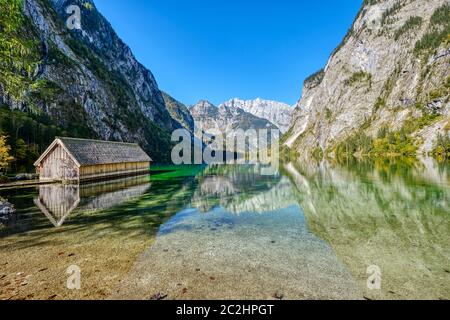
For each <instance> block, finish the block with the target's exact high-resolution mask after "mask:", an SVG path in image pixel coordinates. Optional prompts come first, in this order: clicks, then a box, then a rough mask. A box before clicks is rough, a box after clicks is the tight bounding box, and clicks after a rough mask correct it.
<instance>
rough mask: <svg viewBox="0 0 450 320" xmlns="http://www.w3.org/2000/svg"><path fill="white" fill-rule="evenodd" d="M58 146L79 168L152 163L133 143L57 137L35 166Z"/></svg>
mask: <svg viewBox="0 0 450 320" xmlns="http://www.w3.org/2000/svg"><path fill="white" fill-rule="evenodd" d="M58 144H60V145H61V146H62V147H63V148H64V149H66V151H67V152H68V153H69V154H70V155H71V156H72V158H73V160H75V162H76V163H77V164H78V165H79V166H92V165H99V164H115V163H130V162H151V161H152V159H151V158H150V157H149V156H148V155H147V154H146V153H145V151H144V150H142V148H141V147H140V146H139V145H138V144H135V143H125V142H111V141H100V140H88V139H77V138H65V137H57V138H56V139H55V141H54V142H53V143H52V144H51V145H50V146H49V147H48V148H47V150H46V151H45V152H44V153H43V154H42V155H41V157H40V158H39V159H38V160H37V161H36V163H35V166H38V165H39V164H40V163H41V162H42V160H43V159H45V157H46V156H47V154H49V153H50V152H51V151H52V150H53V149H54V147H55V146H56V145H58Z"/></svg>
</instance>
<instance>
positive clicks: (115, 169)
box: [80, 162, 150, 180]
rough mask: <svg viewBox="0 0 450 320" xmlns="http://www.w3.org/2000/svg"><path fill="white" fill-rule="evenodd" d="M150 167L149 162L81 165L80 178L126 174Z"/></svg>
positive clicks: (143, 170) (146, 169)
mask: <svg viewBox="0 0 450 320" xmlns="http://www.w3.org/2000/svg"><path fill="white" fill-rule="evenodd" d="M149 169H150V162H130V163H114V164H99V165H93V166H83V167H81V168H80V180H86V179H93V178H96V177H98V178H101V177H108V176H117V175H126V174H133V173H138V172H145V171H148V170H149Z"/></svg>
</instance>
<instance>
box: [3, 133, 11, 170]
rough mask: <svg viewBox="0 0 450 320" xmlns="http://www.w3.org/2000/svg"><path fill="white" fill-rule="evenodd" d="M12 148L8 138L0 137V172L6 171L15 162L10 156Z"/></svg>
mask: <svg viewBox="0 0 450 320" xmlns="http://www.w3.org/2000/svg"><path fill="white" fill-rule="evenodd" d="M10 151H11V147H10V146H9V145H8V144H7V143H6V137H5V136H1V135H0V172H1V171H2V170H4V169H6V168H7V167H8V166H9V164H10V163H11V161H13V160H14V158H13V157H11V155H10V154H9V153H10Z"/></svg>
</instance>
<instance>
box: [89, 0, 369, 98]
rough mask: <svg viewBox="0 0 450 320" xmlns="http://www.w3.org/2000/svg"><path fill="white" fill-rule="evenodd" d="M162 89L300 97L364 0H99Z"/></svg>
mask: <svg viewBox="0 0 450 320" xmlns="http://www.w3.org/2000/svg"><path fill="white" fill-rule="evenodd" d="M94 1H95V3H96V5H97V8H98V9H99V10H100V12H101V13H102V14H103V15H104V16H105V17H106V18H107V19H108V20H109V21H110V22H111V24H112V25H113V27H114V29H115V30H116V32H117V33H118V35H119V36H120V37H121V38H122V39H123V41H124V42H125V43H127V44H128V45H129V46H130V47H131V49H132V51H133V52H134V54H135V55H136V57H137V59H138V60H139V61H140V62H141V63H142V64H143V65H145V66H146V67H147V68H149V69H150V70H151V71H152V72H153V74H154V75H155V77H156V80H157V81H158V85H159V87H160V89H162V90H164V91H166V92H168V93H169V94H170V95H172V96H173V97H174V98H176V99H178V100H180V101H181V102H183V103H185V104H188V105H189V104H194V103H196V102H197V101H198V100H200V99H207V100H210V101H211V102H213V103H215V104H219V103H221V102H223V101H226V100H228V99H231V98H234V97H239V98H242V99H254V98H257V97H261V98H264V99H271V100H278V101H282V102H286V103H288V104H294V103H295V102H296V101H297V100H298V99H299V98H300V95H301V89H302V83H303V80H304V79H305V78H306V77H307V76H308V75H310V74H311V73H313V72H315V71H317V70H319V69H320V68H322V67H323V66H325V64H326V62H327V60H328V57H329V55H330V53H331V52H332V50H333V49H334V48H335V47H337V45H338V44H339V43H340V42H341V40H342V39H343V37H344V35H345V34H346V32H347V30H348V29H349V28H350V26H351V24H352V21H353V19H354V17H355V16H356V14H357V12H358V10H359V8H360V5H361V3H362V0H340V1H331V0H329V1H307V0H278V1H275V0H271V1H269V0H209V1H206V0H189V1H188V0H128V1H123V0H121V1H119V0H94Z"/></svg>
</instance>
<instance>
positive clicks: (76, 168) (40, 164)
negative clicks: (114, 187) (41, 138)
mask: <svg viewBox="0 0 450 320" xmlns="http://www.w3.org/2000/svg"><path fill="white" fill-rule="evenodd" d="M151 161H152V160H151V159H150V157H149V156H148V155H147V154H146V153H145V152H144V151H143V150H142V149H141V148H140V147H139V145H137V144H132V143H122V142H108V141H97V140H86V139H74V138H57V139H56V140H55V141H54V142H53V143H52V144H51V145H50V147H48V149H47V150H46V151H45V152H44V153H43V154H42V156H41V157H40V158H39V159H38V160H37V161H36V163H35V164H34V165H35V166H36V170H37V172H38V173H39V176H40V179H41V180H43V181H46V180H47V181H86V180H98V179H105V178H113V177H119V176H126V175H133V174H139V173H145V172H148V171H149V169H150V162H151Z"/></svg>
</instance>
